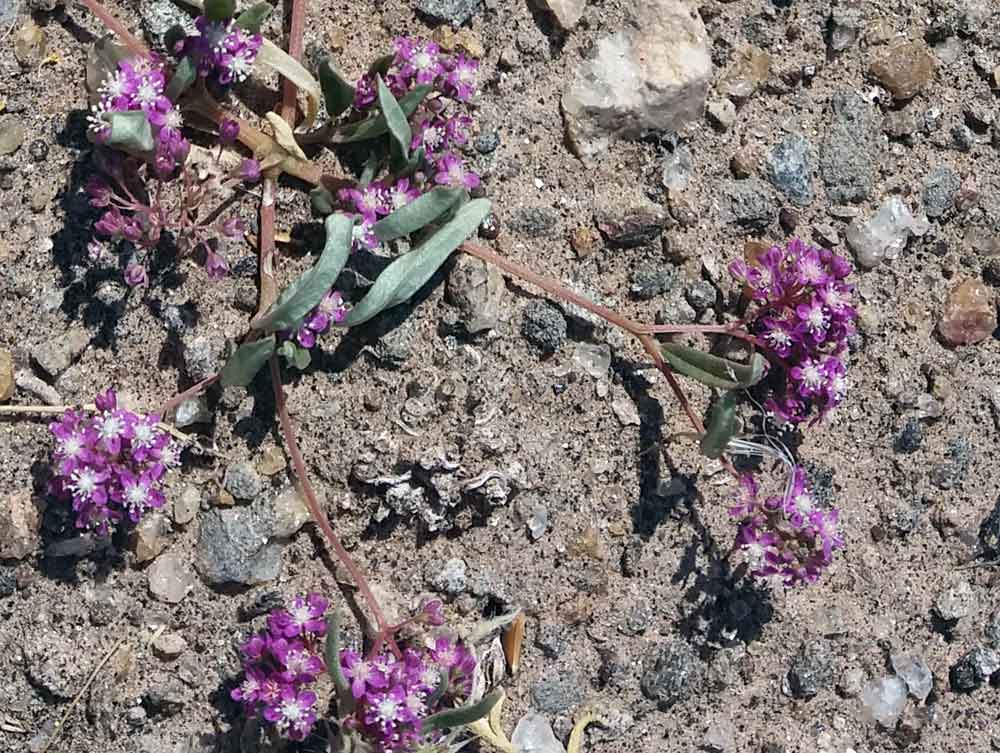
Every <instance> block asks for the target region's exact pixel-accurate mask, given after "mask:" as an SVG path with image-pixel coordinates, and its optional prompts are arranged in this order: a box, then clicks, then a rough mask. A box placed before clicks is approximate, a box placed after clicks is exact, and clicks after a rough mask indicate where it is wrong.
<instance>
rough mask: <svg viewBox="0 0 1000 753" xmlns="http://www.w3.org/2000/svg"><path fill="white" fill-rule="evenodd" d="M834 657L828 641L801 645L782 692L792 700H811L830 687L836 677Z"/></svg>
mask: <svg viewBox="0 0 1000 753" xmlns="http://www.w3.org/2000/svg"><path fill="white" fill-rule="evenodd" d="M835 665H836V657H835V655H834V652H833V646H832V644H831V643H830V641H828V640H826V639H824V638H817V639H815V640H811V641H807V642H805V643H803V644H802V647H801V648H800V649H799V653H798V654H796V656H795V658H794V659H792V666H791V667H790V668H789V670H788V674H787V675H786V677H785V680H786V683H784V684H783V685H782V690H785V691H786V693H787V694H788V695H790V696H792V697H793V698H812V697H813V696H814V695H816V694H817V693H819V691H821V690H823V689H824V688H828V687H831V686H832V685H833V682H834V679H835V678H836V675H837V668H836V666H835Z"/></svg>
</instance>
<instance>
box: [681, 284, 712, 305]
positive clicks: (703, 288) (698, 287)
mask: <svg viewBox="0 0 1000 753" xmlns="http://www.w3.org/2000/svg"><path fill="white" fill-rule="evenodd" d="M716 295H717V293H716V290H715V286H714V285H713V284H712V283H710V282H709V281H708V280H695V281H694V282H692V283H691V284H690V285H688V286H687V287H686V288H685V289H684V298H685V299H686V300H687V302H688V303H690V304H691V306H692V307H693V308H694V310H695V311H698V312H701V311H705V310H706V309H710V308H712V307H714V306H715V298H716Z"/></svg>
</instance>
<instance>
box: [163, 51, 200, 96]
mask: <svg viewBox="0 0 1000 753" xmlns="http://www.w3.org/2000/svg"><path fill="white" fill-rule="evenodd" d="M196 78H198V69H197V68H195V64H194V60H193V58H191V57H190V56H189V55H185V56H184V57H183V58H181V61H180V62H179V63H178V64H177V67H176V68H175V69H174V75H173V76H171V77H170V83H169V84H167V88H166V91H164V92H163V94H164V95H165V96H166V98H167V99H169V100H170V101H171V102H176V101H177V99H178V98H179V97H180V96H181V95H182V94H183V93H184V92H186V91H187V90H188V87H189V86H191V84H193V83H194V81H195V79H196Z"/></svg>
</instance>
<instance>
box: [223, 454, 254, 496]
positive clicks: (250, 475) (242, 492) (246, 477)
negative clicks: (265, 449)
mask: <svg viewBox="0 0 1000 753" xmlns="http://www.w3.org/2000/svg"><path fill="white" fill-rule="evenodd" d="M222 486H223V487H224V488H225V490H226V491H227V492H229V493H230V494H232V495H233V496H234V497H235V498H236V499H241V500H244V501H250V500H253V499H256V498H257V495H258V494H260V493H261V492H262V491H264V480H263V479H262V478H261V477H260V474H259V473H257V469H256V468H254V466H253V463H248V462H245V461H244V462H239V463H232V464H231V465H229V467H228V468H226V475H225V476H224V477H223V479H222Z"/></svg>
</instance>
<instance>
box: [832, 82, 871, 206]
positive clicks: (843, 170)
mask: <svg viewBox="0 0 1000 753" xmlns="http://www.w3.org/2000/svg"><path fill="white" fill-rule="evenodd" d="M877 132H878V128H877V125H876V116H875V111H874V109H873V108H872V106H871V105H870V104H868V103H867V102H865V100H864V99H862V98H861V97H860V96H859V95H858V94H856V93H854V92H853V91H850V90H844V91H838V92H836V93H835V94H834V95H833V97H832V98H831V99H830V116H829V127H828V128H827V132H826V137H825V138H824V139H823V143H822V145H821V146H820V153H819V171H820V175H821V176H822V178H823V183H824V184H825V186H826V195H827V197H828V198H829V199H830V201H832V202H835V203H845V202H858V201H864V200H865V199H867V198H868V197H869V196H870V195H871V191H872V184H873V181H874V179H875V167H876V163H877V161H878V154H879V144H878V140H877Z"/></svg>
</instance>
